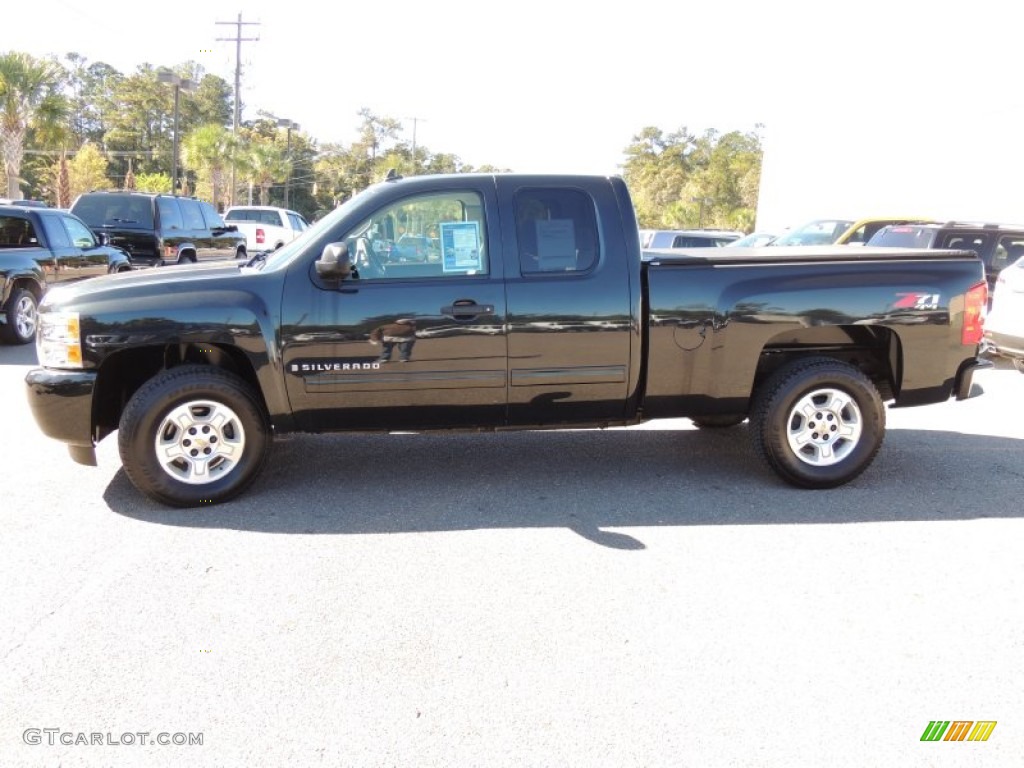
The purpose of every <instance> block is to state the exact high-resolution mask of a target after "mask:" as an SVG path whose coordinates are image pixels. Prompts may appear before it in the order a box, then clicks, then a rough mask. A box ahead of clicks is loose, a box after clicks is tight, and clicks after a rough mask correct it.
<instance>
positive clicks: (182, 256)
mask: <svg viewBox="0 0 1024 768" xmlns="http://www.w3.org/2000/svg"><path fill="white" fill-rule="evenodd" d="M178 263H179V264H195V263H196V255H195V253H194V252H193V251H182V252H181V253H179V254H178Z"/></svg>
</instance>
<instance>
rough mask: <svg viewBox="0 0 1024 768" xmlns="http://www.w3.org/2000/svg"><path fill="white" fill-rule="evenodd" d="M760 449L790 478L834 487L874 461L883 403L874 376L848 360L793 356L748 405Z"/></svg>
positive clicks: (881, 434)
mask: <svg viewBox="0 0 1024 768" xmlns="http://www.w3.org/2000/svg"><path fill="white" fill-rule="evenodd" d="M750 436H751V440H752V443H753V447H754V451H755V452H756V453H757V454H758V455H759V456H760V457H761V458H762V459H763V460H764V461H765V462H766V463H767V464H768V466H769V467H770V468H771V469H772V470H774V471H775V473H776V474H777V475H778V476H779V477H781V478H782V479H783V480H785V481H786V482H788V483H790V484H791V485H796V486H799V487H803V488H833V487H835V486H838V485H842V484H844V483H847V482H849V481H850V480H853V479H854V478H856V477H857V476H859V475H860V474H861V473H862V472H863V471H864V470H866V469H867V468H868V466H870V464H871V462H872V461H874V458H875V456H876V455H877V453H878V451H879V449H880V448H881V445H882V441H883V439H884V437H885V404H884V402H883V400H882V397H881V395H880V394H879V392H878V389H877V388H876V387H875V385H874V383H873V382H872V381H871V379H870V378H868V376H867V375H865V374H864V373H863V372H862V371H860V370H858V369H857V368H856V367H854V366H853V365H851V364H850V363H848V362H845V361H843V360H840V359H837V358H834V357H828V356H808V357H803V358H798V359H794V360H791V361H790V362H788V363H786V364H785V365H783V366H782V367H780V368H778V369H777V370H775V371H774V372H773V373H772V375H771V376H770V377H769V378H768V379H767V380H766V381H765V382H763V383H762V385H761V386H760V387H759V389H758V390H757V392H756V394H755V397H754V399H753V406H752V408H751V412H750Z"/></svg>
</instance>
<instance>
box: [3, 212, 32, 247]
mask: <svg viewBox="0 0 1024 768" xmlns="http://www.w3.org/2000/svg"><path fill="white" fill-rule="evenodd" d="M38 242H39V241H38V239H37V238H36V231H35V228H34V227H33V226H32V222H30V221H29V220H28V219H21V218H15V217H13V216H0V247H3V248H16V247H18V246H30V245H36V244H37V243H38Z"/></svg>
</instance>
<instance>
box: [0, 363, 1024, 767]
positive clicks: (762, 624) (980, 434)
mask: <svg viewBox="0 0 1024 768" xmlns="http://www.w3.org/2000/svg"><path fill="white" fill-rule="evenodd" d="M33 364H34V350H33V349H32V348H30V347H29V348H25V347H21V348H15V347H0V396H2V402H3V403H4V417H3V424H4V431H5V439H4V440H3V441H2V443H0V466H2V467H3V494H2V498H3V502H2V506H3V521H4V524H5V525H4V535H3V537H2V543H0V548H2V549H0V594H2V601H3V602H2V610H0V616H2V617H3V620H2V622H0V655H2V658H3V663H2V666H0V694H2V699H3V702H4V706H3V708H2V709H0V764H2V765H4V766H8V765H15V766H20V765H53V766H56V765H64V766H72V765H84V766H94V765H95V766H99V765H104V766H106V765H145V766H180V765H193V766H207V765H209V766H235V765H239V766H241V765H245V766H283V765H289V766H292V765H294V766H300V765H314V764H316V765H321V764H322V765H339V766H504V765H508V766H577V765H578V766H680V765H692V766H753V765H758V766H787V767H788V766H824V765H827V766H857V767H858V768H862V767H863V766H887V767H891V766H901V767H902V766H946V765H950V766H1019V765H1020V764H1021V760H1022V758H1021V756H1022V755H1024V687H1022V685H1021V680H1022V679H1024V550H1022V542H1024V521H1022V518H1024V504H1022V502H1021V489H1022V487H1024V483H1022V480H1024V416H1022V408H1021V403H1022V400H1024V376H1022V375H1021V374H1019V373H1017V372H1016V371H1014V370H1012V369H1010V368H1009V367H1008V366H1001V367H1000V368H999V369H998V370H993V371H986V372H984V373H982V374H981V375H980V376H979V378H978V380H979V382H980V384H981V385H982V386H983V387H984V388H985V390H986V394H985V395H984V396H982V397H980V398H977V399H974V400H971V401H968V402H963V403H955V402H950V403H947V404H942V405H937V406H929V407H925V408H916V409H909V410H903V411H894V410H890V411H889V414H888V419H889V433H888V436H887V438H886V443H885V445H884V446H883V448H882V451H881V453H880V454H879V457H878V459H877V460H876V461H875V463H874V465H873V466H872V467H871V468H870V469H869V470H868V471H867V472H866V473H865V474H864V475H863V476H862V477H860V478H858V479H857V480H856V481H855V482H853V483H852V484H850V485H848V486H846V487H844V488H840V489H836V490H832V491H814V492H812V491H799V490H795V489H792V488H789V487H787V486H784V485H782V484H781V483H780V482H779V481H778V480H777V479H776V478H775V476H774V475H773V474H771V473H770V472H769V471H768V470H767V469H765V468H763V467H762V466H761V465H760V464H758V463H757V461H756V460H755V457H754V456H753V453H752V452H751V450H750V448H749V447H748V445H747V438H746V430H745V428H744V427H738V428H735V429H729V430H723V431H721V432H718V433H710V434H708V433H703V432H699V431H697V430H695V429H693V428H692V427H691V426H690V424H689V422H686V421H669V422H662V423H656V424H652V425H645V426H643V427H637V428H631V429H616V430H606V431H569V432H558V433H536V432H524V433H515V434H479V435H475V434H455V435H418V434H401V435H376V436H374V435H353V436H312V435H303V436H295V437H289V438H287V439H284V440H281V441H280V442H279V443H278V444H277V445H276V446H275V450H274V453H273V454H272V459H271V465H270V466H269V467H268V469H267V470H266V471H265V472H264V474H263V476H262V477H261V478H260V479H259V480H258V481H257V483H256V484H255V485H254V486H253V488H252V489H250V491H249V492H248V493H247V494H245V495H244V496H242V497H241V498H240V499H237V500H236V501H234V502H231V503H229V504H225V505H222V506H219V507H215V508H211V509H208V510H199V511H195V510H193V511H182V510H170V509H166V508H163V507H160V506H157V505H155V504H154V503H152V502H150V501H148V500H147V499H145V498H144V497H142V496H141V495H139V494H138V493H137V492H136V491H135V490H134V488H133V487H132V486H131V485H130V483H129V482H128V480H127V479H126V477H125V475H124V473H123V472H122V471H121V469H120V465H119V460H118V458H117V450H116V440H115V439H114V438H108V439H107V440H105V441H104V442H103V443H102V444H101V445H100V448H99V466H98V467H96V468H89V467H81V466H78V465H76V464H74V463H72V462H71V460H70V459H69V458H68V457H67V453H66V451H65V449H64V446H63V445H61V444H58V443H56V442H53V441H50V440H48V439H46V438H45V437H43V436H42V435H41V433H39V431H38V429H37V428H36V426H35V423H34V422H33V420H32V418H31V416H30V414H29V413H28V410H27V407H26V406H25V395H24V392H23V389H22V379H23V377H24V375H25V372H26V371H27V370H28V368H29V367H31V366H32V365H33ZM935 720H942V721H947V720H948V721H958V720H959V721H995V722H996V723H997V725H996V727H995V728H994V730H993V731H992V733H991V736H990V738H989V739H988V740H987V741H984V742H977V741H975V742H969V741H964V742H943V741H939V742H922V741H921V736H922V734H923V732H924V731H925V729H926V728H927V727H928V725H929V723H930V722H931V721H935ZM126 734H127V736H126ZM143 734H145V735H144V736H143ZM95 735H98V736H99V741H100V743H93V742H94V736H95ZM161 735H166V738H165V739H164V740H165V741H171V742H172V743H169V744H158V743H155V742H156V740H157V738H158V737H160V736H161ZM197 735H198V737H199V738H198V739H197V738H196V736H197ZM179 737H180V738H179ZM176 740H177V741H181V740H184V741H185V742H186V743H180V744H179V743H174V742H175V741H176ZM190 740H191V741H192V742H195V741H197V740H201V742H202V743H201V744H199V743H191V744H190V743H188V741H190ZM83 742H84V743H83Z"/></svg>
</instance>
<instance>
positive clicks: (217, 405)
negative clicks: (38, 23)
mask: <svg viewBox="0 0 1024 768" xmlns="http://www.w3.org/2000/svg"><path fill="white" fill-rule="evenodd" d="M409 234H414V235H421V236H423V237H428V238H437V240H438V243H439V248H438V254H437V257H436V258H435V259H428V260H425V261H414V262H409V261H392V260H391V259H390V258H389V255H390V254H391V252H392V245H393V243H392V242H390V239H391V238H392V237H398V236H401V235H409ZM985 302H986V286H985V282H984V275H983V270H982V264H981V262H980V261H979V260H978V258H977V257H976V256H975V255H974V254H972V253H967V252H956V251H936V250H921V251H914V250H894V249H877V250H875V249H865V248H857V249H851V248H842V247H839V248H835V247H831V246H826V247H822V248H820V249H817V248H806V247H805V248H794V249H782V248H768V249H742V248H704V249H695V250H694V251H693V252H692V253H691V254H685V253H684V254H676V255H665V254H660V253H659V252H657V251H651V252H646V253H644V252H642V250H641V247H640V239H639V235H638V229H637V221H636V216H635V213H634V211H633V208H632V204H631V201H630V198H629V194H628V191H627V188H626V185H625V183H624V182H623V180H622V179H620V178H618V177H591V176H525V175H514V174H501V175H487V174H479V175H477V174H463V175H451V176H419V177H415V178H411V179H394V180H388V181H385V182H382V183H380V184H377V185H374V186H372V187H370V188H369V189H368V190H366V191H365V192H363V193H362V194H360V195H357V196H356V197H354V198H352V199H351V200H349V201H348V202H346V203H345V204H344V205H342V206H341V207H340V208H339V209H337V210H336V211H334V212H333V213H331V214H330V215H329V216H327V217H325V218H324V219H322V220H321V221H319V222H317V223H316V224H315V225H314V226H313V227H312V229H311V230H310V231H309V232H307V233H306V235H305V236H304V237H303V238H301V239H300V240H297V241H295V242H294V243H292V244H290V245H286V246H284V247H283V248H281V249H280V250H278V251H276V252H275V253H273V254H271V255H270V256H266V257H263V256H258V257H253V258H252V259H250V260H249V262H247V263H246V264H231V263H222V264H208V265H192V266H186V267H183V268H181V269H180V270H175V274H174V276H173V279H171V278H169V277H168V276H167V275H166V273H164V271H163V270H149V271H146V272H144V273H134V274H129V275H123V276H122V275H115V276H111V277H105V278H101V279H99V280H98V281H92V282H91V283H89V284H82V285H77V286H68V287H66V288H60V289H58V290H55V291H52V292H51V293H50V294H49V295H48V297H47V298H46V300H45V301H44V302H43V304H42V306H41V308H40V333H39V338H38V342H37V346H38V353H39V362H40V364H41V365H42V367H40V368H36V369H33V370H31V371H30V372H29V373H28V374H27V376H26V385H27V392H28V398H29V402H30V404H31V408H32V410H33V413H34V415H35V418H36V420H37V422H38V424H39V425H40V427H41V428H42V430H43V431H44V432H45V433H46V434H47V435H49V436H51V437H54V438H56V439H58V440H62V441H64V442H66V443H67V444H68V445H69V448H70V452H71V455H72V458H74V459H75V460H77V461H79V462H81V463H87V464H88V463H95V450H94V445H95V444H96V443H97V442H98V441H100V440H101V439H103V437H105V436H106V435H108V434H110V433H112V432H114V431H115V430H116V431H118V446H119V452H120V456H121V460H122V463H123V465H124V469H125V471H126V473H127V475H128V477H129V478H130V479H131V481H132V482H133V483H134V484H135V485H136V487H137V488H138V489H140V490H141V491H142V492H143V493H145V494H148V495H149V496H151V497H152V498H154V499H156V500H158V501H160V502H163V503H166V504H170V505H176V506H196V505H199V504H200V503H210V502H214V503H215V502H220V501H224V500H226V499H229V498H231V497H233V496H235V495H237V494H238V493H240V492H241V491H242V490H243V489H244V488H245V487H246V486H248V485H249V484H250V483H251V482H252V481H253V480H254V478H255V477H256V476H257V474H258V472H259V470H260V468H261V466H262V465H263V463H264V460H265V458H266V456H267V454H268V451H269V448H270V444H271V439H272V436H273V435H274V434H275V433H284V432H289V431H308V432H327V431H345V430H381V431H387V430H429V429H454V428H459V429H476V430H500V429H507V428H552V427H569V426H571V427H578V426H598V427H600V426H609V425H624V424H632V423H636V422H639V421H643V420H647V419H658V418H667V417H690V418H692V419H693V420H694V421H695V422H696V424H697V425H698V426H701V427H706V428H713V427H728V426H731V425H734V424H737V423H739V422H741V421H743V420H745V419H749V422H750V423H749V427H748V432H749V433H750V435H751V437H752V440H753V443H754V446H755V448H756V450H757V452H758V453H759V454H760V455H761V456H762V457H763V458H764V460H765V461H766V462H767V464H768V465H769V466H770V467H771V468H772V469H774V470H775V472H776V473H777V474H778V475H779V476H780V477H782V478H783V479H784V480H786V481H787V482H789V483H792V484H795V485H797V486H802V487H809V488H827V487H834V486H837V485H840V484H842V483H845V482H847V481H849V480H851V479H852V478H854V477H856V476H857V475H859V474H860V473H861V472H862V471H863V470H864V469H865V468H866V467H867V466H868V465H869V464H870V463H871V461H872V460H873V459H874V457H875V455H876V453H877V451H878V450H879V447H880V445H881V443H882V439H883V434H884V431H885V413H886V412H885V404H886V402H887V401H891V403H892V404H893V405H896V406H909V405H921V404H925V403H937V402H941V401H944V400H947V399H949V398H950V397H956V398H958V399H963V398H966V397H968V396H969V395H970V394H971V381H972V375H973V373H974V371H975V370H977V369H978V368H980V367H985V366H988V365H991V364H990V363H988V362H986V361H982V360H979V359H978V357H977V352H978V345H979V342H980V340H981V333H982V327H981V321H982V310H983V307H984V306H985Z"/></svg>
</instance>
